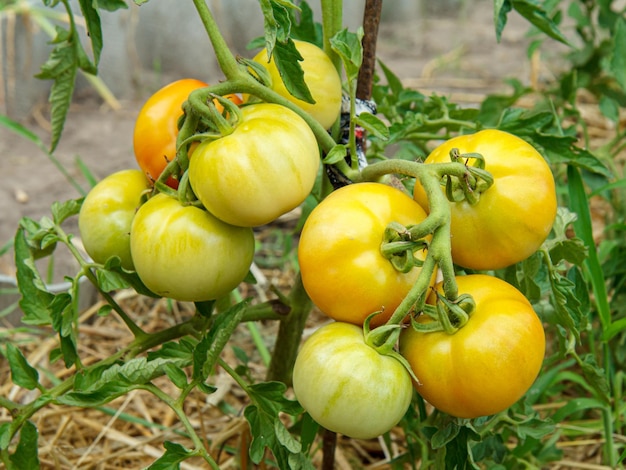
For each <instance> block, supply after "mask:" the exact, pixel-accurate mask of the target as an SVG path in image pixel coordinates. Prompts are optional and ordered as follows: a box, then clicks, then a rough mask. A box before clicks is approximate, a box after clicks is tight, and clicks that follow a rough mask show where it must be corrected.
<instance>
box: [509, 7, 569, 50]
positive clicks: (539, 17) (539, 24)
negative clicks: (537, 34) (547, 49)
mask: <svg viewBox="0 0 626 470" xmlns="http://www.w3.org/2000/svg"><path fill="white" fill-rule="evenodd" d="M511 5H512V6H513V8H514V9H515V11H517V12H518V13H519V14H520V15H522V16H523V17H524V18H526V20H528V21H529V22H530V23H531V24H533V25H534V26H535V27H536V28H537V29H539V30H540V31H542V32H543V33H545V34H546V35H548V36H549V37H551V38H552V39H556V40H557V41H559V42H562V43H563V44H565V45H566V46H570V47H571V44H570V43H569V41H568V40H567V38H566V37H565V36H563V34H562V33H561V31H560V30H559V28H558V27H557V25H556V24H555V23H554V22H553V21H552V20H551V19H550V18H549V17H548V14H547V13H546V11H545V10H544V9H543V8H542V7H541V6H540V5H538V4H537V3H535V2H533V1H532V0H511Z"/></svg>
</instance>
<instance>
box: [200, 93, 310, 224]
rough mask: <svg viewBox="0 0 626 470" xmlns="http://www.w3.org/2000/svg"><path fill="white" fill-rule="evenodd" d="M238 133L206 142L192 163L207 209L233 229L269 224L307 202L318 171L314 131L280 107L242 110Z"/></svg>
mask: <svg viewBox="0 0 626 470" xmlns="http://www.w3.org/2000/svg"><path fill="white" fill-rule="evenodd" d="M241 113H242V117H241V120H240V121H239V122H238V123H237V124H236V127H235V129H234V131H233V132H232V133H231V134H229V135H226V136H224V137H222V138H220V139H217V140H207V141H205V142H202V143H201V144H200V145H199V146H198V147H197V148H196V149H195V151H194V153H193V158H191V160H190V162H189V182H190V184H191V187H192V188H193V191H194V193H195V194H196V196H197V197H198V199H199V200H200V201H201V202H202V204H203V205H204V207H206V209H207V210H208V211H209V212H211V213H212V214H213V215H215V216H216V217H218V218H219V219H221V220H223V221H225V222H227V223H229V224H233V225H238V226H244V227H253V226H258V225H264V224H267V223H269V222H271V221H273V220H274V219H276V218H277V217H279V216H280V215H282V214H284V213H286V212H289V211H290V210H292V209H294V208H295V207H297V206H298V205H299V204H300V203H302V202H303V201H304V199H305V198H306V197H307V196H308V194H309V193H310V191H311V189H312V188H313V185H314V184H315V179H316V177H317V172H318V169H319V166H320V158H319V149H318V146H317V141H316V140H315V136H314V135H313V131H311V128H310V127H309V126H308V125H307V124H306V122H305V121H304V119H302V118H301V117H300V116H298V115H297V114H296V113H295V112H293V111H291V110H290V109H288V108H286V107H284V106H279V105H277V104H269V103H261V104H254V105H250V106H246V107H244V108H242V110H241Z"/></svg>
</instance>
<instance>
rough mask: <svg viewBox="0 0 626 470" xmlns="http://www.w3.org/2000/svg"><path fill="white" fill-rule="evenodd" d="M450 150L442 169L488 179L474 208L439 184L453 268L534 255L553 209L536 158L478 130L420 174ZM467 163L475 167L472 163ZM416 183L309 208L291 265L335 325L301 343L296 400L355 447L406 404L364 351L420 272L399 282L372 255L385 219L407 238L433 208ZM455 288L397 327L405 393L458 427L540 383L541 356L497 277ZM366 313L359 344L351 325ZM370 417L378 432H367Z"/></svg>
mask: <svg viewBox="0 0 626 470" xmlns="http://www.w3.org/2000/svg"><path fill="white" fill-rule="evenodd" d="M453 149H454V150H453ZM451 151H453V155H454V157H452V161H456V162H457V163H458V162H461V163H462V164H464V165H465V168H466V169H467V168H469V167H474V166H476V167H478V166H480V168H481V170H483V169H484V170H486V171H488V172H489V174H490V175H491V178H493V179H492V180H491V181H490V185H489V186H488V187H486V189H485V188H483V190H482V192H480V191H478V190H477V189H476V188H474V187H473V186H471V185H469V186H467V190H468V191H475V193H476V194H473V195H472V196H473V197H472V200H466V199H464V200H461V199H460V198H458V197H457V198H455V197H454V195H453V194H451V191H450V190H449V188H446V182H449V178H448V177H447V176H444V177H443V178H441V190H442V192H443V193H444V194H446V195H447V196H450V199H451V200H450V202H449V211H450V217H449V220H450V222H449V223H450V225H449V232H448V233H449V236H450V245H449V246H451V256H452V261H453V262H454V263H455V264H456V265H458V266H459V267H460V268H462V269H474V270H496V269H500V268H503V267H507V266H509V265H512V264H514V263H517V262H519V261H522V260H524V259H526V258H527V257H528V256H530V255H531V254H532V253H534V252H535V251H536V250H537V249H539V247H540V245H541V244H542V243H543V241H544V240H545V239H546V238H547V236H548V234H549V232H550V230H551V227H552V224H553V222H554V218H555V215H556V205H557V202H556V193H555V186H554V181H553V177H552V173H551V171H550V168H549V166H548V165H547V163H546V162H545V160H544V159H543V157H542V156H541V155H540V154H539V153H538V152H537V151H536V150H535V149H534V148H533V147H532V146H531V145H530V144H528V143H527V142H525V141H524V140H522V139H520V138H518V137H515V136H513V135H510V134H508V133H505V132H502V131H498V130H486V131H481V132H478V133H476V134H473V135H467V136H459V137H456V138H453V139H450V140H449V141H447V142H445V143H443V144H442V145H441V146H439V147H438V148H436V149H435V150H434V151H433V152H432V153H431V154H430V156H428V158H427V159H426V161H425V165H430V164H437V163H442V164H443V163H444V162H450V161H451V156H450V155H451ZM478 154H480V157H479V156H478ZM477 158H481V159H482V164H481V165H475V162H474V161H475V160H476V159H477ZM461 168H463V167H461ZM471 174H472V173H470V172H469V171H468V172H467V173H466V174H465V175H466V176H464V177H463V178H462V179H464V181H463V184H469V183H468V182H471V181H472V180H471V178H472V177H471V176H467V175H471ZM476 174H481V173H476ZM420 181H421V180H420V178H416V181H415V189H414V199H411V198H410V197H409V196H407V195H406V194H405V193H404V192H403V191H400V190H398V189H394V188H392V187H390V186H387V185H384V184H380V183H357V184H352V185H349V186H346V187H343V188H341V189H339V190H336V191H334V192H333V193H331V194H330V195H329V196H328V197H327V198H326V199H324V200H323V201H322V202H321V203H320V204H319V205H318V206H317V207H316V208H315V209H314V210H313V212H312V213H311V214H310V216H309V218H308V219H307V221H306V223H305V225H304V227H303V230H302V235H301V238H300V244H299V251H298V256H299V262H300V269H301V275H302V282H303V285H304V287H305V289H306V291H307V293H308V294H309V296H310V297H311V299H312V300H313V302H314V303H315V304H316V305H317V306H318V307H319V308H320V310H321V311H322V312H323V313H325V314H326V315H327V316H328V317H330V318H331V319H334V320H336V322H334V323H330V324H329V325H327V326H324V327H322V328H321V329H320V330H318V331H317V332H316V333H315V334H314V335H313V336H312V337H311V338H310V339H308V340H307V341H306V342H305V343H304V346H303V347H302V350H301V352H300V355H299V356H298V360H297V362H296V366H295V369H294V375H293V383H294V391H295V393H296V396H297V398H298V399H299V400H300V402H301V403H302V405H303V406H304V407H305V409H306V410H307V411H308V412H309V413H310V414H311V416H312V417H313V418H314V419H315V420H316V421H318V422H319V423H321V424H323V425H324V426H326V427H327V428H329V429H331V430H333V431H336V432H339V433H342V434H345V435H348V436H351V437H357V438H359V437H361V438H363V437H372V436H375V435H378V434H380V433H381V432H385V431H386V430H389V429H390V428H391V427H393V426H394V425H395V424H397V423H398V421H399V420H400V419H401V417H402V416H403V414H404V412H406V410H407V408H408V407H409V406H410V404H409V402H408V401H407V398H406V390H405V386H406V385H405V384H406V382H407V381H408V380H409V377H410V376H409V373H408V372H407V370H406V368H405V367H404V366H403V365H402V364H401V362H400V361H398V360H396V358H394V357H391V356H387V355H385V351H384V350H383V349H381V351H382V353H379V352H377V351H376V348H380V345H377V344H376V343H373V344H372V341H370V340H369V339H368V336H370V335H371V333H367V331H369V327H376V326H379V325H381V324H383V323H385V322H387V321H388V320H389V318H390V316H391V315H392V314H393V313H394V312H395V311H396V309H397V308H399V305H401V303H402V302H403V300H404V299H405V298H406V296H407V294H408V293H409V291H411V289H412V288H413V287H414V285H415V283H416V280H417V279H418V277H419V276H420V273H421V271H422V268H420V263H416V264H417V267H414V268H413V269H411V270H409V271H408V272H404V271H400V270H398V269H397V268H396V267H395V266H392V263H391V262H390V260H389V259H388V257H386V256H384V255H383V250H382V243H383V240H384V238H385V236H386V235H385V234H386V227H388V225H389V224H390V223H392V222H393V223H396V224H400V226H406V227H407V232H408V230H409V229H408V227H410V226H419V224H420V223H422V222H424V220H425V219H427V217H428V216H427V214H428V213H430V212H431V207H430V206H429V203H430V200H429V198H428V197H427V196H426V191H425V189H424V188H423V187H422V185H421V183H420ZM474 183H476V182H475V181H474ZM447 189H448V191H447ZM448 193H450V194H448ZM479 193H480V194H479ZM428 242H429V238H428V237H427V239H426V244H428ZM417 246H418V249H416V250H415V252H414V253H413V256H414V257H415V258H416V259H417V260H418V261H419V260H421V261H423V260H424V259H425V257H426V256H427V249H426V247H423V248H422V249H419V245H417ZM427 280H428V279H427ZM431 281H432V279H431ZM449 282H450V280H448V284H449ZM452 282H453V283H454V284H455V285H456V288H457V290H458V296H457V297H456V299H453V300H452V301H445V292H444V288H443V285H444V282H440V283H438V284H437V286H436V287H435V286H433V293H431V294H430V295H429V296H428V298H427V299H425V305H424V307H423V308H424V310H425V311H426V310H429V312H430V314H424V313H422V314H420V312H417V314H416V312H409V311H407V312H408V315H407V316H406V317H405V318H404V321H405V322H406V321H407V319H408V317H409V316H411V315H414V317H415V318H414V319H413V320H411V321H412V322H414V323H415V326H414V325H410V326H409V325H404V326H403V327H402V332H401V333H400V338H399V353H400V355H401V356H402V357H404V359H405V360H406V362H407V363H408V366H410V369H411V371H412V372H413V374H414V375H413V385H414V388H415V390H416V391H417V392H418V393H419V395H420V396H421V397H422V398H423V399H424V400H426V401H427V402H429V403H430V404H431V405H433V406H434V407H436V408H437V409H439V410H441V411H444V412H446V413H448V414H450V415H453V416H456V417H459V418H476V417H480V416H487V415H492V414H496V413H499V412H501V411H503V410H506V409H507V408H509V407H510V406H511V405H513V404H514V403H515V402H516V401H517V400H519V399H520V398H521V397H522V396H523V395H524V394H525V393H526V391H527V390H528V389H529V388H530V386H531V385H532V384H533V382H534V380H535V379H536V377H537V375H538V374H539V371H540V369H541V367H542V363H543V357H544V354H545V335H544V330H543V326H542V323H541V321H540V319H539V317H538V316H537V314H536V313H535V311H534V309H533V307H532V305H531V304H530V302H529V301H528V300H527V299H526V298H525V297H524V295H523V294H522V293H521V292H520V291H518V290H517V289H516V288H515V287H513V286H512V285H510V284H508V283H506V282H505V281H503V280H501V279H499V278H497V277H495V276H492V275H487V274H466V275H458V276H455V278H454V279H453V280H452ZM431 285H432V282H431ZM427 289H428V288H425V291H427ZM435 289H436V290H435ZM468 295H469V296H471V297H470V298H471V299H473V301H472V303H471V305H472V307H471V308H470V307H468V308H467V310H468V311H467V312H463V313H464V314H465V317H466V319H465V320H464V322H463V324H460V320H458V318H456V317H454V316H452V315H451V314H450V315H449V313H448V311H447V310H446V309H447V308H449V309H461V308H462V305H461V303H462V302H461V299H467V298H468V297H467V296H468ZM446 302H447V303H446ZM468 305H469V304H468ZM435 312H437V313H435ZM376 313H377V315H374V316H371V315H373V314H376ZM439 315H446V318H447V321H448V322H452V325H451V326H452V327H453V329H452V331H448V330H445V329H444V328H442V327H435V325H434V322H435V321H437V319H438V317H439ZM370 316H371V317H370ZM368 317H369V320H371V322H369V320H368V322H369V323H366V324H365V327H364V328H363V329H364V330H365V334H364V331H363V330H362V329H361V328H359V327H360V326H363V325H364V322H366V319H367V318H368ZM455 321H458V322H459V324H455V323H454V322H455ZM383 360H384V365H382V363H381V361H383ZM383 369H384V371H383ZM329 370H332V374H329V372H328V371H329ZM367 419H370V420H371V422H372V423H374V422H375V423H377V425H376V426H375V425H373V424H366V422H365V421H363V420H367Z"/></svg>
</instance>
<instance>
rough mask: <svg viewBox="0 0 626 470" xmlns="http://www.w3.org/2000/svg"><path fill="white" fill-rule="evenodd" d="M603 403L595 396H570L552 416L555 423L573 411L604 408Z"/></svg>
mask: <svg viewBox="0 0 626 470" xmlns="http://www.w3.org/2000/svg"><path fill="white" fill-rule="evenodd" d="M604 408H605V405H604V403H602V402H601V401H600V400H597V399H596V398H571V397H570V399H569V400H568V401H567V403H566V404H565V405H563V406H562V407H561V408H559V409H558V410H557V411H556V412H555V413H554V414H553V415H552V416H551V418H552V421H554V422H555V423H560V422H562V421H563V420H564V419H565V418H567V417H568V416H570V415H572V414H574V413H580V412H581V411H584V410H593V409H600V410H601V409H604Z"/></svg>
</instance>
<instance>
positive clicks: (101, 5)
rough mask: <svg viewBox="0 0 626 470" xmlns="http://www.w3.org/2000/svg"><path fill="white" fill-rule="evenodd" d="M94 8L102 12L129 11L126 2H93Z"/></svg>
mask: <svg viewBox="0 0 626 470" xmlns="http://www.w3.org/2000/svg"><path fill="white" fill-rule="evenodd" d="M92 2H93V6H94V7H95V8H98V9H100V10H106V11H117V10H125V9H128V5H127V4H126V2H125V1H124V0H92Z"/></svg>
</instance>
